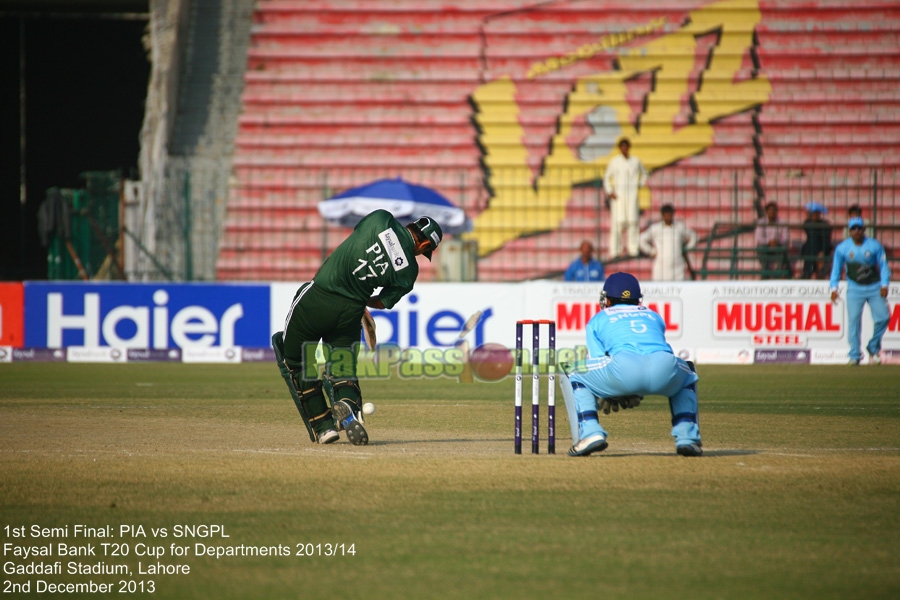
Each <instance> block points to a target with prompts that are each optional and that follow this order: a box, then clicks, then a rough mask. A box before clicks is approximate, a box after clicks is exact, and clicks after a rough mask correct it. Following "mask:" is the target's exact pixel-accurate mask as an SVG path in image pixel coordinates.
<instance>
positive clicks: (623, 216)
mask: <svg viewBox="0 0 900 600" xmlns="http://www.w3.org/2000/svg"><path fill="white" fill-rule="evenodd" d="M619 151H620V152H621V153H622V154H620V155H618V156H614V157H613V158H612V159H611V160H610V161H609V165H607V167H606V173H605V174H604V176H603V189H604V190H605V191H606V198H607V200H608V202H609V211H610V227H609V257H610V258H615V257H616V256H621V255H622V254H623V253H622V239H621V236H622V229H625V230H626V234H625V248H626V252H627V254H628V256H637V255H638V249H639V244H640V240H639V236H640V228H639V223H638V218H639V217H640V208H639V206H638V190H639V189H640V188H641V187H643V186H644V185H646V183H647V170H646V169H645V168H644V164H643V163H642V162H641V159H639V158H638V157H636V156H632V155H631V142H630V141H629V140H628V138H622V139H621V140H619Z"/></svg>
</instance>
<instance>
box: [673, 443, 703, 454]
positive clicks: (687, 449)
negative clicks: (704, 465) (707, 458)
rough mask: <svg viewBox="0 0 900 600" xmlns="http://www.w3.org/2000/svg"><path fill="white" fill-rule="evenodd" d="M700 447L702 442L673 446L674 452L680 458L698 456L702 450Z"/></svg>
mask: <svg viewBox="0 0 900 600" xmlns="http://www.w3.org/2000/svg"><path fill="white" fill-rule="evenodd" d="M701 446H703V443H702V442H695V443H693V444H682V445H680V446H675V452H677V453H678V454H679V455H681V456H700V455H701V454H703V448H702V447H701Z"/></svg>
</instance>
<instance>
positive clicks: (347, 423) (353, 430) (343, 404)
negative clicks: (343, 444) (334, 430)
mask: <svg viewBox="0 0 900 600" xmlns="http://www.w3.org/2000/svg"><path fill="white" fill-rule="evenodd" d="M331 415H332V416H333V417H334V422H335V423H337V424H338V428H340V429H343V430H344V431H345V432H346V433H347V439H348V440H350V443H351V444H353V445H354V446H365V445H366V444H368V443H369V434H368V433H366V428H365V427H363V424H362V421H361V420H360V419H358V418H357V417H356V415H354V414H353V409H352V408H350V404H349V403H348V402H347V401H346V400H338V401H337V402H335V403H334V406H333V407H332V408H331Z"/></svg>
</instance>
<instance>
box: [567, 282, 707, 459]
mask: <svg viewBox="0 0 900 600" xmlns="http://www.w3.org/2000/svg"><path fill="white" fill-rule="evenodd" d="M600 307H601V310H600V312H599V313H597V314H596V315H594V316H593V318H591V320H590V321H589V322H588V324H587V347H588V351H589V353H590V358H588V359H587V360H586V361H582V362H579V363H577V364H575V365H562V369H561V373H560V378H559V383H560V388H561V390H562V393H563V398H564V399H565V401H566V410H567V412H568V414H569V423H570V424H571V426H572V443H573V446H572V447H571V448H570V449H569V456H588V455H590V454H591V453H593V452H600V451H602V450H605V449H606V448H607V446H608V444H607V442H606V437H607V432H606V430H605V429H603V427H602V426H601V425H600V420H599V419H600V417H599V413H600V412H601V411H602V412H603V413H604V414H609V412H610V410H612V411H617V410H618V409H619V408H634V407H636V406H638V405H640V402H641V400H642V399H643V397H644V396H649V395H659V396H666V397H667V398H668V399H669V408H670V410H671V413H672V437H674V438H675V450H676V452H677V453H678V454H680V455H682V456H700V455H701V454H703V449H702V445H703V444H702V443H701V441H700V426H699V424H698V421H699V418H698V415H697V381H698V380H699V379H700V378H699V377H698V376H697V373H696V372H695V371H694V368H693V364H692V363H689V362H687V361H685V360H682V359H681V358H678V357H677V356H675V355H674V354H673V353H672V347H671V346H669V344H668V342H666V324H665V321H663V319H662V317H660V316H659V315H658V314H657V313H656V312H654V311H652V310H650V309H649V308H647V307H646V306H643V305H642V304H641V286H640V284H639V283H638V280H637V279H636V278H635V277H634V275H631V274H630V273H614V274H613V275H610V276H609V278H608V279H607V280H606V283H605V284H604V285H603V292H602V293H601V295H600Z"/></svg>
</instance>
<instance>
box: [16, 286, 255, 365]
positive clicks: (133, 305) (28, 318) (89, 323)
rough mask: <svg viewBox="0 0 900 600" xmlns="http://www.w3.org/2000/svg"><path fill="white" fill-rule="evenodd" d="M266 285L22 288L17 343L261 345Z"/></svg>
mask: <svg viewBox="0 0 900 600" xmlns="http://www.w3.org/2000/svg"><path fill="white" fill-rule="evenodd" d="M269 305H270V302H269V286H268V285H240V284H231V285H229V284H197V283H185V284H155V283H96V284H85V283H77V282H73V283H60V282H26V283H25V346H26V347H32V348H42V347H43V348H62V347H67V346H86V347H96V346H116V347H119V348H139V349H153V350H166V349H170V348H205V347H232V346H247V347H251V348H253V347H256V348H266V347H268V346H269V321H270V318H269Z"/></svg>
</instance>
